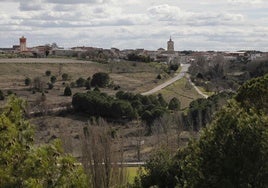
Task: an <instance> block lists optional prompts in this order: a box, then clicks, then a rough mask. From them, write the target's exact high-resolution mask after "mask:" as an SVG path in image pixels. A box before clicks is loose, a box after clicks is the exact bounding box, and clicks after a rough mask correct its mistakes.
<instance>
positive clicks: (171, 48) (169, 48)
mask: <svg viewBox="0 0 268 188" xmlns="http://www.w3.org/2000/svg"><path fill="white" fill-rule="evenodd" d="M167 51H171V52H173V51H174V42H173V41H172V39H171V36H170V38H169V41H168V42H167Z"/></svg>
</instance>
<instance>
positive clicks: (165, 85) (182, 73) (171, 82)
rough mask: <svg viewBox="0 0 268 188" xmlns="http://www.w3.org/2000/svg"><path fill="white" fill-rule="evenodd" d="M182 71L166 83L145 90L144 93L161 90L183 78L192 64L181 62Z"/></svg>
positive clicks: (148, 93)
mask: <svg viewBox="0 0 268 188" xmlns="http://www.w3.org/2000/svg"><path fill="white" fill-rule="evenodd" d="M181 67H182V69H181V71H180V73H179V74H178V75H176V76H175V77H173V78H171V79H170V80H168V81H166V82H165V83H163V84H161V85H159V86H157V87H155V88H153V89H151V90H150V91H147V92H144V93H142V95H151V94H153V93H156V92H158V91H160V90H161V89H163V88H165V87H167V86H169V85H170V84H173V83H174V82H176V81H177V80H179V79H181V78H183V77H184V75H185V74H186V72H187V71H188V69H189V67H190V64H181Z"/></svg>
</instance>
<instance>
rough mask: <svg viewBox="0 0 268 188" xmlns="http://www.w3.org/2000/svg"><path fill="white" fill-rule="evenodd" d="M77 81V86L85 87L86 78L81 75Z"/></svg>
mask: <svg viewBox="0 0 268 188" xmlns="http://www.w3.org/2000/svg"><path fill="white" fill-rule="evenodd" d="M75 82H76V86H77V87H84V86H85V83H86V80H85V79H84V78H82V77H80V78H78V79H77V80H76V81H75Z"/></svg>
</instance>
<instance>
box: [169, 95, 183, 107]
mask: <svg viewBox="0 0 268 188" xmlns="http://www.w3.org/2000/svg"><path fill="white" fill-rule="evenodd" d="M180 106H181V103H180V101H179V99H177V98H176V97H173V98H172V99H171V100H170V101H169V104H168V109H170V110H179V109H180Z"/></svg>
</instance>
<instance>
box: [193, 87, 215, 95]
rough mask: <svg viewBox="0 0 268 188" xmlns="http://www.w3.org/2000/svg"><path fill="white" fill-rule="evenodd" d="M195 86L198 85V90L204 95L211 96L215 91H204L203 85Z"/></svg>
mask: <svg viewBox="0 0 268 188" xmlns="http://www.w3.org/2000/svg"><path fill="white" fill-rule="evenodd" d="M197 87H198V89H199V90H200V91H202V93H204V94H205V95H208V96H211V95H214V94H215V92H213V91H206V90H205V88H203V87H200V86H197Z"/></svg>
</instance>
